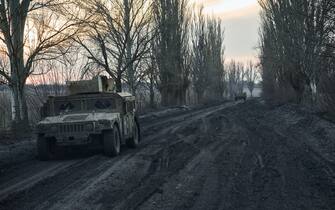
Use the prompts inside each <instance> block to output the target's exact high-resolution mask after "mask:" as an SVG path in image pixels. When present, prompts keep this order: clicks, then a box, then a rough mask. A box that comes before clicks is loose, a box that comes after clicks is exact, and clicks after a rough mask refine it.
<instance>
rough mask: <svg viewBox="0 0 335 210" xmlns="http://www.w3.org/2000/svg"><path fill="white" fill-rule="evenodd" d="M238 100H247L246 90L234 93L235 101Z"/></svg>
mask: <svg viewBox="0 0 335 210" xmlns="http://www.w3.org/2000/svg"><path fill="white" fill-rule="evenodd" d="M239 100H243V101H246V100H247V93H246V92H241V93H237V94H235V101H239Z"/></svg>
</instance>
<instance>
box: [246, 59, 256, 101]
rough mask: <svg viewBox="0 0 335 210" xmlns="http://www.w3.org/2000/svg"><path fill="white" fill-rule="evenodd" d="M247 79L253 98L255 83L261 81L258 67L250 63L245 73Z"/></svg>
mask: <svg viewBox="0 0 335 210" xmlns="http://www.w3.org/2000/svg"><path fill="white" fill-rule="evenodd" d="M245 78H246V82H247V87H248V89H249V92H250V95H251V97H253V94H252V93H253V91H254V88H255V83H256V81H257V80H258V79H259V72H258V69H257V66H256V65H255V64H254V63H253V62H252V61H249V62H248V64H247V67H246V71H245Z"/></svg>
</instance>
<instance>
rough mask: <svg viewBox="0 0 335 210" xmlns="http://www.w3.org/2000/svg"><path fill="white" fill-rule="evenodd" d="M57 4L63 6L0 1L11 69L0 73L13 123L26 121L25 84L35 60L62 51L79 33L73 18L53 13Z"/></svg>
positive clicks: (53, 1) (27, 0)
mask: <svg viewBox="0 0 335 210" xmlns="http://www.w3.org/2000/svg"><path fill="white" fill-rule="evenodd" d="M59 7H65V6H64V5H63V2H61V1H60V0H48V1H32V0H11V1H5V0H1V3H0V21H1V24H0V31H1V35H0V40H1V41H2V43H3V45H4V47H3V48H2V49H3V53H4V54H5V55H7V57H8V60H9V63H10V68H9V69H5V70H4V69H2V70H0V75H1V76H2V77H3V78H5V80H6V81H7V82H8V85H9V87H10V89H11V92H12V103H13V116H14V118H13V123H14V124H21V123H22V124H23V125H26V123H27V122H28V113H27V103H26V97H25V84H26V81H27V78H28V77H29V76H30V75H31V74H32V73H33V71H34V68H32V66H33V64H34V62H36V61H39V60H45V59H49V60H50V59H53V58H55V57H57V56H58V54H59V53H61V54H63V53H64V52H65V51H66V48H67V45H68V43H67V41H68V40H69V37H72V36H73V35H74V34H76V33H77V32H78V31H77V30H75V28H74V26H75V25H76V24H77V21H75V20H74V18H71V19H69V20H66V21H65V19H62V18H61V15H60V14H56V13H55V12H54V9H56V8H59ZM72 15H73V17H74V16H75V14H74V12H72Z"/></svg>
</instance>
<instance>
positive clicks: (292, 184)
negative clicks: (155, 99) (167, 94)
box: [0, 100, 335, 210]
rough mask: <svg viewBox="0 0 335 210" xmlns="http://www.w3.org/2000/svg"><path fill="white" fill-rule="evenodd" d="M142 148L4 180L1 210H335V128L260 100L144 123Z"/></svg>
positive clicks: (29, 164) (36, 164)
mask: <svg viewBox="0 0 335 210" xmlns="http://www.w3.org/2000/svg"><path fill="white" fill-rule="evenodd" d="M142 120H143V121H142V130H143V141H142V142H141V144H140V146H139V147H138V148H137V149H127V148H123V150H122V154H121V156H119V157H116V158H108V157H104V156H103V155H100V154H99V153H93V154H85V155H79V156H76V157H67V158H64V159H62V160H56V161H49V162H40V161H37V160H36V159H35V158H34V156H32V157H30V158H28V159H26V160H25V161H23V162H21V163H19V164H16V165H14V166H12V167H6V168H2V171H1V172H0V209H71V210H73V209H255V210H256V209H335V199H334V198H335V164H334V156H335V149H334V148H335V147H334V145H335V135H334V131H335V125H334V124H332V123H330V122H328V121H325V120H323V119H320V118H318V117H317V116H313V115H310V114H308V113H304V112H302V111H299V110H297V109H296V108H295V107H292V106H283V107H277V108H275V109H273V108H269V107H267V106H265V105H264V104H263V103H262V101H261V100H252V101H247V102H246V103H232V102H229V103H224V104H222V105H217V106H207V107H204V108H198V109H184V110H183V111H180V112H177V113H174V114H173V113H169V114H168V115H164V116H163V115H162V116H161V115H156V116H155V115H150V120H149V118H147V120H145V118H142Z"/></svg>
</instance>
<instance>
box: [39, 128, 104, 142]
mask: <svg viewBox="0 0 335 210" xmlns="http://www.w3.org/2000/svg"><path fill="white" fill-rule="evenodd" d="M104 129H106V128H105V127H104V126H101V125H100V124H99V123H97V122H85V123H82V122H81V123H60V124H48V125H39V127H38V134H42V135H43V136H44V137H46V138H54V139H55V140H56V144H58V145H84V144H90V143H92V139H94V138H93V137H94V136H97V135H99V134H101V133H102V131H103V130H104Z"/></svg>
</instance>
